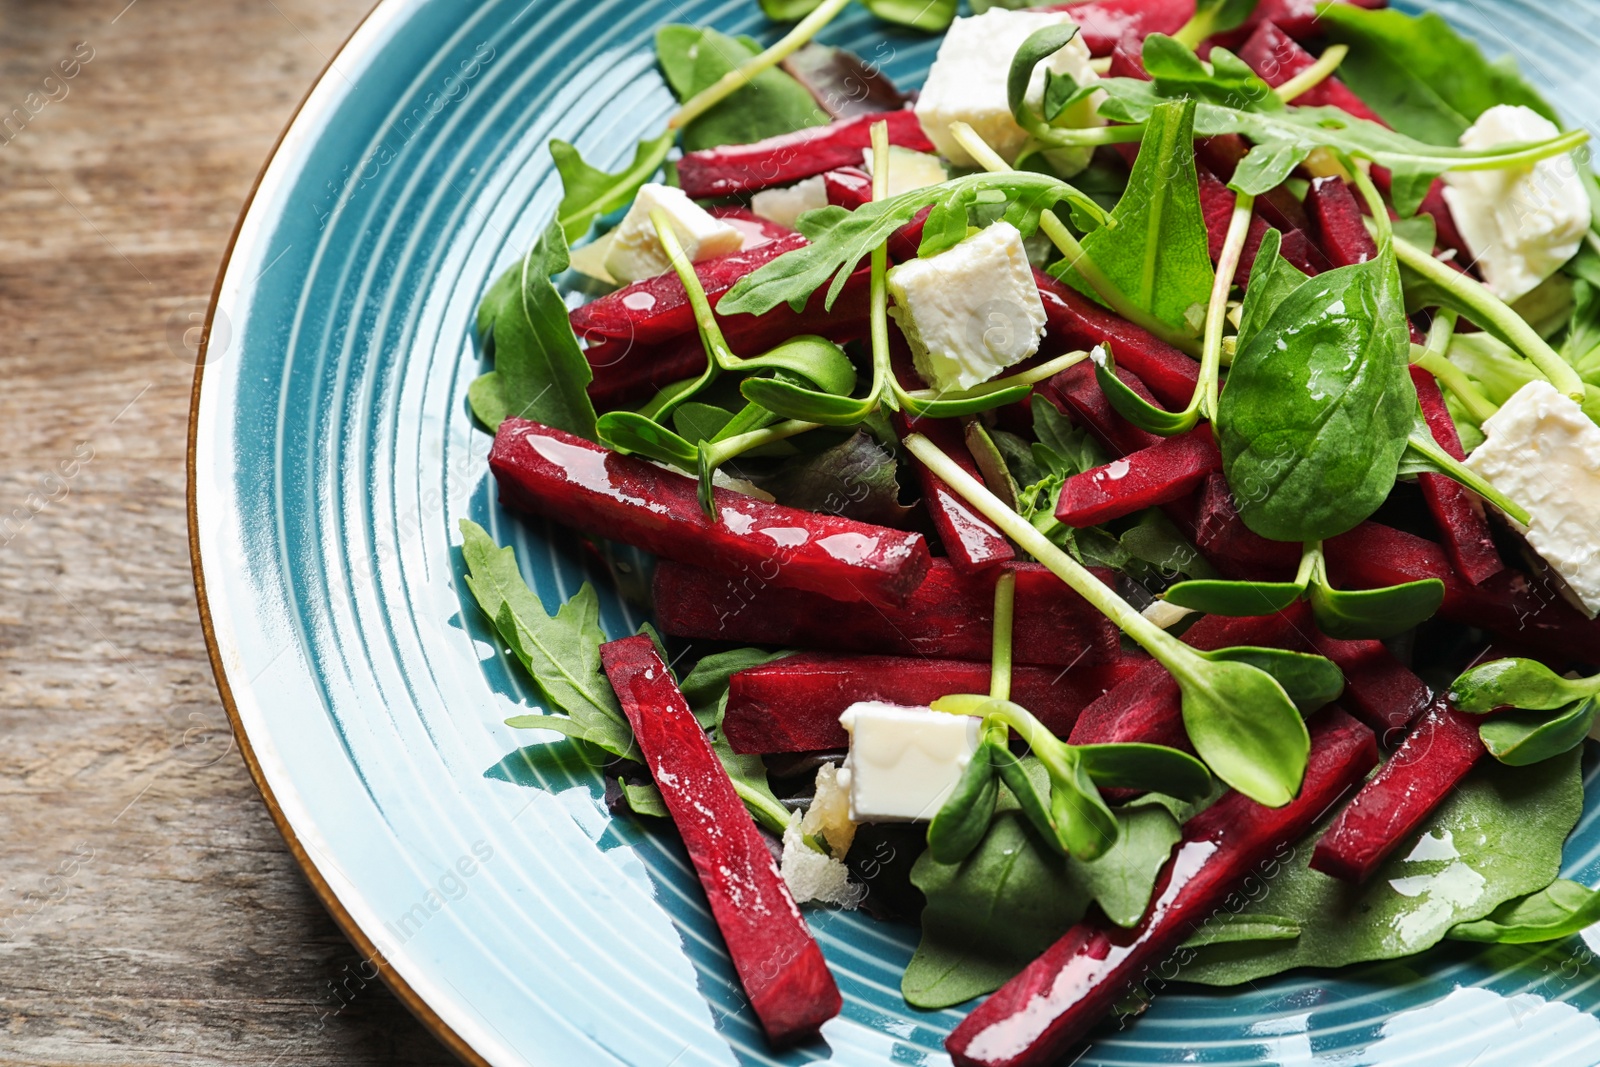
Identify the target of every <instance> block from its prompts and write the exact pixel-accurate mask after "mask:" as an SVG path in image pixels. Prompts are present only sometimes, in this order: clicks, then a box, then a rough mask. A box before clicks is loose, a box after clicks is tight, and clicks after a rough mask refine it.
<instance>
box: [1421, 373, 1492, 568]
mask: <svg viewBox="0 0 1600 1067" xmlns="http://www.w3.org/2000/svg"><path fill="white" fill-rule="evenodd" d="M1411 380H1412V382H1414V383H1415V384H1416V387H1417V399H1418V400H1420V401H1421V402H1422V417H1423V418H1424V419H1425V420H1427V423H1428V429H1429V431H1431V432H1432V434H1433V439H1434V441H1435V442H1437V443H1438V445H1439V447H1440V448H1442V449H1444V450H1445V451H1446V452H1448V453H1449V454H1450V455H1452V456H1454V457H1455V458H1456V459H1464V458H1465V457H1466V453H1465V452H1464V451H1463V450H1462V448H1461V437H1460V435H1459V434H1458V433H1457V432H1456V424H1455V420H1454V419H1452V418H1451V417H1450V411H1449V409H1447V408H1446V407H1445V404H1444V394H1442V393H1441V392H1440V391H1439V383H1438V382H1437V381H1435V380H1434V378H1433V375H1431V374H1429V373H1428V372H1427V371H1425V370H1423V369H1422V368H1421V367H1416V366H1413V367H1412V368H1411ZM1417 485H1418V486H1419V487H1420V488H1421V489H1422V496H1423V499H1424V500H1426V501H1427V502H1428V510H1429V511H1431V512H1432V513H1433V519H1434V521H1435V522H1437V523H1438V524H1439V533H1440V534H1441V535H1442V536H1443V538H1444V550H1445V551H1446V552H1448V553H1449V554H1450V562H1451V563H1453V564H1454V565H1455V568H1456V570H1457V571H1458V572H1459V573H1460V574H1461V576H1462V577H1463V578H1465V579H1466V580H1467V581H1469V582H1471V583H1472V584H1473V585H1481V584H1483V583H1484V582H1485V581H1487V580H1488V579H1490V578H1492V577H1494V576H1495V575H1496V574H1499V573H1500V572H1501V571H1503V570H1505V569H1506V565H1505V562H1504V561H1503V560H1501V558H1500V552H1499V550H1498V549H1496V548H1495V547H1494V537H1493V535H1491V534H1490V532H1489V522H1488V520H1487V519H1486V518H1484V515H1483V511H1482V506H1481V505H1480V504H1478V503H1477V502H1476V500H1475V499H1474V497H1473V494H1472V493H1471V491H1470V490H1468V489H1467V488H1466V487H1465V486H1463V485H1462V484H1461V483H1460V482H1457V481H1455V480H1453V479H1450V478H1446V477H1445V476H1444V475H1442V474H1419V475H1417Z"/></svg>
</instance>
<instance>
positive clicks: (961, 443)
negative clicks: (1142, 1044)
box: [894, 382, 1017, 574]
mask: <svg viewBox="0 0 1600 1067" xmlns="http://www.w3.org/2000/svg"><path fill="white" fill-rule="evenodd" d="M913 388H919V389H920V388H921V383H920V382H918V383H915V384H914V385H913ZM894 423H895V430H896V432H898V433H899V434H900V436H901V437H904V436H905V435H906V434H908V433H920V434H922V435H923V436H924V437H926V438H928V440H930V441H932V442H933V443H934V444H936V445H938V446H939V451H941V452H943V453H944V454H945V455H947V456H949V457H950V458H951V459H952V460H954V461H955V462H956V463H957V464H959V465H960V467H961V469H962V470H964V471H966V472H967V473H968V474H970V475H972V476H973V477H974V478H977V479H978V480H979V481H982V480H983V475H982V474H981V473H979V471H978V464H977V463H976V462H974V460H973V458H972V453H971V452H969V451H968V450H967V442H966V438H965V436H964V435H963V434H962V431H961V423H960V422H959V421H957V420H954V419H912V418H909V417H907V416H906V414H905V413H904V412H898V411H897V412H895V415H894ZM911 464H912V466H914V467H915V468H916V470H917V479H918V480H919V481H920V482H921V483H922V502H923V503H924V504H926V505H927V508H928V514H929V516H930V517H931V518H932V519H933V528H934V529H935V530H937V531H938V532H939V542H940V543H941V544H942V545H944V551H945V555H946V556H948V557H949V559H950V562H951V563H952V564H954V565H955V567H956V569H957V570H959V571H961V572H962V573H964V574H973V573H976V572H978V571H982V570H987V569H988V568H990V567H993V566H995V565H996V564H998V563H1009V562H1011V561H1012V560H1014V559H1016V558H1017V553H1016V550H1015V549H1013V548H1012V547H1011V542H1010V541H1007V540H1006V538H1005V535H1004V534H1002V533H1001V532H1000V531H999V530H997V529H995V528H994V524H993V523H991V522H990V521H989V520H988V519H986V518H984V517H983V516H982V515H980V514H978V513H977V512H976V511H974V510H973V509H972V507H971V505H969V504H968V503H967V502H966V501H965V500H963V499H962V498H961V497H960V496H958V495H957V494H956V492H955V490H953V489H951V488H950V487H949V486H948V485H946V484H945V483H944V482H943V481H942V480H941V479H940V478H939V476H938V475H936V474H934V473H933V472H932V471H930V470H928V468H927V467H924V466H923V465H922V464H921V463H920V462H918V461H917V460H916V459H915V458H912V460H911Z"/></svg>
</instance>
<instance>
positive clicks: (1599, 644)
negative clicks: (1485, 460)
mask: <svg viewBox="0 0 1600 1067" xmlns="http://www.w3.org/2000/svg"><path fill="white" fill-rule="evenodd" d="M1323 547H1324V549H1325V551H1326V552H1327V558H1328V571H1329V574H1330V576H1331V577H1332V578H1333V581H1334V584H1335V585H1336V586H1338V587H1339V588H1342V589H1375V588H1378V587H1380V586H1387V585H1399V584H1400V583H1402V582H1414V581H1420V580H1422V579H1424V578H1438V579H1439V580H1440V581H1442V582H1444V603H1443V604H1441V605H1440V607H1439V616H1440V617H1441V618H1444V619H1448V620H1450V621H1452V622H1459V623H1464V624H1465V625H1468V626H1478V627H1482V628H1483V629H1485V630H1489V631H1491V632H1493V633H1495V634H1498V635H1500V636H1501V637H1504V638H1506V639H1507V640H1509V641H1512V642H1514V643H1517V644H1519V645H1522V646H1524V647H1531V648H1536V649H1539V650H1540V651H1541V652H1542V653H1543V654H1545V655H1549V656H1556V657H1569V658H1571V659H1573V660H1576V661H1577V662H1579V663H1584V664H1600V622H1597V621H1596V620H1594V619H1590V618H1587V617H1585V616H1584V615H1583V614H1582V613H1581V612H1579V611H1578V610H1577V609H1576V608H1574V607H1573V606H1572V605H1571V604H1568V603H1567V601H1566V600H1565V598H1564V597H1563V596H1562V594H1561V592H1560V591H1559V590H1558V589H1557V588H1556V587H1555V585H1554V584H1553V583H1552V582H1550V581H1536V580H1535V579H1533V578H1530V577H1529V576H1528V575H1526V574H1524V573H1522V572H1521V571H1517V570H1513V569H1511V568H1509V567H1508V568H1506V569H1505V570H1503V571H1501V572H1500V573H1499V574H1497V575H1495V576H1494V577H1493V578H1490V579H1489V580H1487V581H1485V582H1483V583H1482V584H1480V585H1470V584H1468V583H1467V582H1466V581H1465V580H1463V579H1462V578H1461V576H1460V575H1458V574H1457V573H1456V572H1455V568H1454V567H1452V566H1450V558H1449V557H1448V556H1447V555H1445V552H1444V549H1442V548H1440V547H1439V546H1438V545H1436V544H1434V543H1433V542H1432V541H1429V540H1427V539H1426V538H1423V537H1417V536H1415V535H1414V534H1408V533H1405V532H1403V531H1400V530H1396V529H1394V528H1393V527H1390V526H1384V525H1381V524H1379V523H1376V522H1364V523H1362V524H1361V525H1360V526H1357V527H1356V528H1355V529H1354V530H1351V531H1350V532H1349V533H1344V534H1340V535H1339V536H1338V537H1335V538H1333V539H1332V540H1330V541H1327V542H1325V543H1324V546H1323Z"/></svg>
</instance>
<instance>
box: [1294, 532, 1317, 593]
mask: <svg viewBox="0 0 1600 1067" xmlns="http://www.w3.org/2000/svg"><path fill="white" fill-rule="evenodd" d="M1322 560H1323V556H1322V542H1321V541H1307V542H1306V543H1305V544H1304V545H1302V546H1301V549H1300V569H1299V570H1297V571H1295V574H1294V584H1295V585H1298V586H1299V587H1300V591H1301V593H1302V594H1303V593H1304V592H1305V590H1306V588H1307V587H1308V586H1310V585H1311V579H1313V578H1315V577H1316V576H1317V575H1319V574H1321V573H1322Z"/></svg>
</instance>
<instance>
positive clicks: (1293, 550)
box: [1193, 472, 1300, 582]
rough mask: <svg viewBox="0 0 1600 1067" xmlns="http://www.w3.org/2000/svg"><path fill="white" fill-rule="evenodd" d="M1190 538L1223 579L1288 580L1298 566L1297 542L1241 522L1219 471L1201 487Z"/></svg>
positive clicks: (1224, 479) (1225, 482) (1237, 509)
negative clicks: (1262, 532) (1276, 538)
mask: <svg viewBox="0 0 1600 1067" xmlns="http://www.w3.org/2000/svg"><path fill="white" fill-rule="evenodd" d="M1193 540H1194V544H1195V547H1196V548H1198V549H1199V550H1200V554H1201V555H1202V556H1204V557H1205V558H1206V562H1207V563H1210V564H1211V565H1212V566H1213V567H1215V568H1216V569H1217V570H1218V571H1219V572H1221V574H1222V575H1223V576H1224V577H1226V578H1233V579H1236V580H1239V581H1267V582H1275V581H1288V580H1289V579H1290V578H1292V577H1294V572H1295V568H1296V567H1298V566H1299V565H1300V546H1299V545H1297V544H1293V543H1291V542H1288V541H1270V540H1268V539H1267V538H1265V537H1262V536H1261V535H1260V534H1258V533H1256V532H1255V531H1254V530H1252V529H1250V527H1248V526H1246V525H1245V524H1244V520H1243V519H1241V518H1240V517H1239V508H1238V505H1237V504H1236V503H1235V502H1234V499H1233V493H1232V491H1231V490H1229V488H1228V481H1227V479H1226V478H1224V477H1223V476H1222V474H1221V473H1220V472H1218V473H1216V474H1213V475H1211V476H1210V477H1208V478H1207V479H1206V480H1205V483H1204V485H1202V486H1201V489H1200V494H1199V500H1198V506H1197V507H1196V509H1195V518H1194V530H1193Z"/></svg>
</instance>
